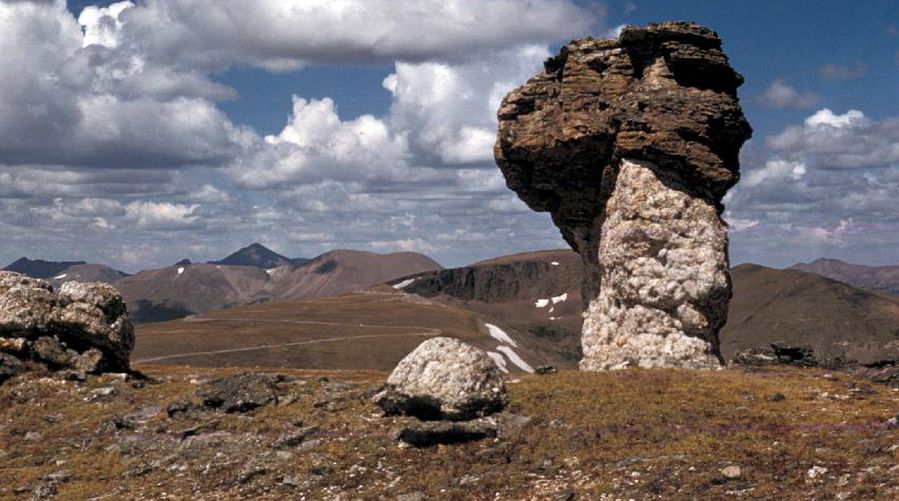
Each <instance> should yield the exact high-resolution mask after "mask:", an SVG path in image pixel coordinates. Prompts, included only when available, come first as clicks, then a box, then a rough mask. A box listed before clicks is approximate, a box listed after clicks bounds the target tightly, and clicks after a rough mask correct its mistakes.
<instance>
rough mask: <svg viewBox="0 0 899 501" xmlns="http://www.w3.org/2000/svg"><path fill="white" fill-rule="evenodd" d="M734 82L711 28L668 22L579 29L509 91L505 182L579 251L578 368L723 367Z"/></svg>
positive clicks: (737, 133) (739, 120) (500, 142)
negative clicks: (603, 30)
mask: <svg viewBox="0 0 899 501" xmlns="http://www.w3.org/2000/svg"><path fill="white" fill-rule="evenodd" d="M742 82H743V78H742V76H740V75H739V74H738V73H736V72H735V71H734V70H733V69H732V68H731V67H730V65H729V64H728V60H727V57H726V56H725V54H724V52H723V51H722V50H721V40H720V39H719V38H718V35H717V34H716V33H715V32H713V31H711V30H709V29H708V28H705V27H702V26H699V25H697V24H694V23H683V22H669V23H661V24H651V25H649V26H647V27H633V26H629V27H626V28H624V29H623V30H622V32H621V34H620V36H619V37H618V39H607V40H596V39H592V38H587V39H582V40H576V41H573V42H571V43H570V44H568V45H567V46H565V47H563V48H562V51H561V52H560V54H559V55H557V56H555V57H553V58H550V59H549V60H547V61H546V63H545V65H544V71H542V72H540V73H538V74H537V75H535V76H534V77H533V78H531V79H530V80H529V81H528V82H527V83H526V84H525V85H523V86H522V87H520V88H518V89H515V90H513V91H512V92H510V93H509V94H508V95H507V96H506V98H505V99H504V100H503V102H502V104H501V106H500V109H499V112H498V117H499V133H498V139H497V142H496V146H495V150H494V151H495V156H496V160H497V163H498V165H499V167H500V169H501V170H502V172H503V175H504V176H505V178H506V183H507V185H508V186H509V188H511V189H512V190H514V191H515V192H516V193H517V194H518V195H519V197H520V198H521V199H522V200H523V201H524V202H525V203H527V204H528V206H530V207H531V208H532V209H534V210H537V211H548V212H550V214H551V215H552V219H553V222H554V223H555V224H556V225H557V226H558V227H559V229H560V230H561V232H562V236H563V237H564V238H565V240H566V241H567V242H568V243H569V244H570V245H571V247H572V248H573V249H574V250H575V251H577V252H578V253H579V254H580V255H581V257H582V258H583V260H584V264H585V268H586V279H585V283H584V286H583V291H584V294H583V297H584V299H585V301H586V302H588V303H589V305H588V306H587V312H586V313H585V322H584V328H583V336H582V343H583V349H584V359H583V360H582V362H581V367H582V368H583V369H585V370H601V369H615V368H623V367H630V366H640V367H686V368H710V367H717V366H719V365H720V355H719V353H718V330H719V329H720V328H721V327H722V326H723V325H724V322H725V320H726V316H727V304H728V301H729V299H730V295H731V289H730V278H729V275H728V272H727V269H728V256H727V225H726V223H725V222H724V221H723V220H722V219H721V212H722V211H723V206H722V204H721V200H722V198H723V197H724V195H725V193H726V192H727V190H728V189H729V188H730V187H731V186H733V185H734V184H735V183H736V182H737V180H738V179H739V161H738V155H739V151H740V147H741V146H742V144H743V142H744V141H746V139H748V138H749V137H750V135H751V132H752V129H751V128H750V127H749V124H748V123H747V122H746V119H745V117H744V116H743V113H742V110H741V109H740V105H739V100H738V98H737V93H736V90H737V87H739V86H740V85H741V84H742Z"/></svg>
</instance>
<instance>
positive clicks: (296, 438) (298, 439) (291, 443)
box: [273, 426, 318, 449]
mask: <svg viewBox="0 0 899 501" xmlns="http://www.w3.org/2000/svg"><path fill="white" fill-rule="evenodd" d="M317 431H318V426H306V427H304V428H301V429H300V430H298V431H296V432H293V433H290V434H289V435H287V436H284V437H282V438H280V439H278V441H277V442H275V444H274V445H273V447H274V448H275V449H287V448H291V447H296V446H298V445H300V444H302V443H303V442H304V441H305V440H306V439H307V438H309V437H310V436H311V435H313V434H315V433H316V432H317Z"/></svg>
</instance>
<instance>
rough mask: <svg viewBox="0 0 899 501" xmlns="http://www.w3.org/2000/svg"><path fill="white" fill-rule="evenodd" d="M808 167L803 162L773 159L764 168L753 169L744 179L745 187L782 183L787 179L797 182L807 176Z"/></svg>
mask: <svg viewBox="0 0 899 501" xmlns="http://www.w3.org/2000/svg"><path fill="white" fill-rule="evenodd" d="M805 172H806V167H805V164H804V163H802V162H790V161H787V160H782V159H779V158H773V159H771V160H768V161H767V162H766V163H765V166H764V167H762V168H757V169H752V170H750V171H749V173H748V174H746V175H745V176H744V177H743V180H742V182H741V184H742V185H743V186H748V187H753V186H758V185H760V184H762V183H770V182H780V181H783V180H785V179H792V180H794V181H797V180H799V179H802V176H804V175H805Z"/></svg>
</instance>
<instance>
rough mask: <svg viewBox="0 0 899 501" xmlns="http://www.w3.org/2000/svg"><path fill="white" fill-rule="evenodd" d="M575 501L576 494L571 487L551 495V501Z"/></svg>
mask: <svg viewBox="0 0 899 501" xmlns="http://www.w3.org/2000/svg"><path fill="white" fill-rule="evenodd" d="M575 499H577V493H575V491H574V489H573V488H571V487H565V488H564V489H562V490H561V491H559V492H557V493H555V494H553V497H552V501H574V500H575Z"/></svg>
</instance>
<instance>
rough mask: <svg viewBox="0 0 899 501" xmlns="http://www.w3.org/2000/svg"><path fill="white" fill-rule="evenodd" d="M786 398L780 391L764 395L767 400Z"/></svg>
mask: <svg viewBox="0 0 899 501" xmlns="http://www.w3.org/2000/svg"><path fill="white" fill-rule="evenodd" d="M786 398H787V397H785V396H784V394H783V393H780V392H777V393H772V394H770V395H768V396H767V397H766V399H767V400H768V401H769V402H780V401H781V400H784V399H786Z"/></svg>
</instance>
